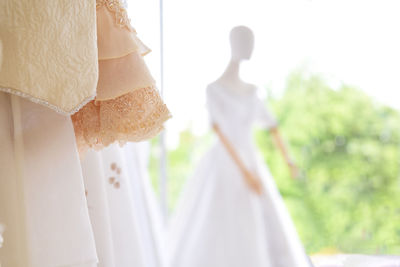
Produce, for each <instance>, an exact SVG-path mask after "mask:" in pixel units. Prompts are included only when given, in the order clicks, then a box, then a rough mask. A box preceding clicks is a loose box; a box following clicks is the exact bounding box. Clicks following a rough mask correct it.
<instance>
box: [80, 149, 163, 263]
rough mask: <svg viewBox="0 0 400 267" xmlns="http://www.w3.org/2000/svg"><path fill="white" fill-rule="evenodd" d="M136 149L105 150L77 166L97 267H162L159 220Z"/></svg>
mask: <svg viewBox="0 0 400 267" xmlns="http://www.w3.org/2000/svg"><path fill="white" fill-rule="evenodd" d="M142 146H143V145H142V144H131V143H129V144H125V146H124V147H122V148H121V147H120V146H119V145H117V144H114V145H110V146H109V147H106V148H104V149H103V150H101V151H93V150H91V151H89V152H88V153H87V154H86V155H85V157H84V159H83V161H82V171H83V176H84V180H85V188H86V195H87V201H88V207H89V214H90V219H91V223H92V226H93V231H94V236H95V240H96V248H97V252H98V257H99V264H98V267H142V266H146V267H162V266H164V262H165V261H164V259H163V255H162V248H161V247H160V246H161V245H162V232H161V230H160V226H161V225H160V223H161V219H160V217H159V212H158V210H157V209H158V207H157V205H156V202H155V199H154V195H153V194H152V193H153V192H151V188H150V184H149V182H148V181H147V180H145V179H146V178H147V176H146V173H147V170H146V163H145V162H144V159H143V158H142V157H141V155H144V153H143V151H142Z"/></svg>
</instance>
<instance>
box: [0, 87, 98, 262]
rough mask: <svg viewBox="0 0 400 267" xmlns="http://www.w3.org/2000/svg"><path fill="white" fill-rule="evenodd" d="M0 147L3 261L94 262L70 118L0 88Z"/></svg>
mask: <svg viewBox="0 0 400 267" xmlns="http://www.w3.org/2000/svg"><path fill="white" fill-rule="evenodd" d="M0 151H1V153H0V222H1V223H3V224H4V225H5V229H6V230H5V232H4V245H3V247H2V248H1V249H0V262H1V263H2V264H3V266H13V267H14V266H15V267H57V266H76V267H78V266H79V267H80V266H82V267H84V266H85V267H86V266H95V264H96V262H97V257H96V250H95V246H94V239H93V234H92V228H91V226H90V220H89V215H88V210H87V206H86V199H85V194H84V186H83V178H82V174H81V167H80V162H79V157H78V153H77V150H76V144H75V136H74V131H73V128H72V123H71V120H70V118H69V117H67V116H62V115H59V114H57V113H56V112H54V111H52V110H50V109H48V108H45V107H43V106H41V105H38V104H35V103H32V102H30V101H27V100H24V99H22V98H20V97H17V96H11V95H9V94H5V93H0Z"/></svg>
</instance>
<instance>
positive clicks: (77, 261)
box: [0, 0, 170, 267]
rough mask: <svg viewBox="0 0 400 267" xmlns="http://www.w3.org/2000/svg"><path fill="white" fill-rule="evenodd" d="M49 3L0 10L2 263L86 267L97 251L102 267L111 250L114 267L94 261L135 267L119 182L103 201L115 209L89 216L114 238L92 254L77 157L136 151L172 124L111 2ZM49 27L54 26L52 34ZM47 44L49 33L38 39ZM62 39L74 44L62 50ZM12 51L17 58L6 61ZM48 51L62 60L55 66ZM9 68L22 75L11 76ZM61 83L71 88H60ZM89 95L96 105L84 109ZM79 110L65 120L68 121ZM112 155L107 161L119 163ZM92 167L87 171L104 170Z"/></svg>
mask: <svg viewBox="0 0 400 267" xmlns="http://www.w3.org/2000/svg"><path fill="white" fill-rule="evenodd" d="M53 2H54V1H49V0H40V1H39V2H35V3H31V1H27V0H24V1H11V0H10V1H9V0H7V1H4V3H3V2H1V4H0V6H1V7H2V8H1V9H0V15H1V14H3V15H4V16H0V22H1V23H0V33H1V36H0V38H1V40H0V44H2V45H0V64H2V65H0V87H1V88H0V91H1V92H0V152H1V153H0V223H1V224H4V225H5V232H4V234H3V237H4V244H3V247H2V248H0V262H1V264H3V266H6V267H8V266H12V267H61V266H62V267H68V266H71V267H94V266H97V262H98V259H97V255H96V249H97V250H98V251H97V252H98V253H97V254H98V255H99V256H100V257H101V258H102V259H104V258H105V259H108V258H107V254H104V255H103V254H101V253H100V252H104V251H107V249H108V248H107V246H111V247H112V249H117V250H120V251H118V253H113V254H112V255H116V257H115V259H112V256H111V257H109V258H110V259H111V260H109V261H107V260H106V261H102V262H106V263H105V264H108V262H114V263H115V266H118V267H120V266H127V265H126V264H128V263H129V264H130V263H132V265H129V266H144V265H143V261H142V259H141V258H140V256H138V257H136V258H134V259H133V257H135V256H137V255H140V254H141V251H140V249H141V248H140V246H139V245H138V244H136V243H137V241H138V239H137V238H136V236H135V235H136V232H137V229H138V227H136V224H135V222H134V220H135V218H133V217H132V216H130V213H128V214H127V215H126V216H125V217H124V216H122V215H123V213H124V211H123V210H121V208H124V207H126V208H129V209H130V208H131V206H130V205H131V203H132V201H128V202H127V203H126V204H125V202H124V201H126V200H127V198H129V197H131V195H130V194H128V193H126V192H125V191H124V190H125V189H124V183H122V180H124V179H125V178H123V177H122V174H121V177H120V178H121V182H120V181H117V180H115V181H114V182H113V183H112V184H111V185H112V186H113V187H112V188H113V189H115V190H116V189H121V190H117V191H118V192H120V191H123V192H124V193H122V194H117V193H115V192H110V193H109V194H108V195H107V197H108V199H111V198H112V199H115V201H114V200H112V201H111V203H114V204H113V208H115V209H117V210H115V209H113V210H110V209H104V210H99V209H96V212H95V213H94V214H93V213H91V216H92V217H93V218H95V219H96V218H98V217H102V216H103V217H104V216H108V215H107V214H109V216H108V217H107V218H112V220H110V221H106V220H104V221H102V220H96V222H95V224H93V225H94V226H95V227H93V230H94V231H95V232H96V233H98V230H99V229H111V230H112V231H114V232H112V239H110V240H108V241H111V242H110V243H108V242H100V243H99V242H97V241H98V240H97V239H96V244H99V247H98V248H96V247H95V239H94V235H93V231H92V225H91V221H90V219H89V211H90V209H91V207H90V206H89V211H88V206H87V202H86V197H85V188H84V179H83V178H84V177H83V176H82V168H81V162H80V158H79V154H78V149H79V150H80V151H84V150H86V149H87V148H88V147H94V148H98V149H99V148H104V147H106V146H108V145H111V144H112V143H115V142H119V143H121V144H122V143H125V142H127V141H139V140H145V139H148V138H150V137H152V136H154V135H156V134H157V133H158V132H159V131H160V130H162V129H163V122H164V121H165V120H166V119H168V118H169V116H170V115H169V111H168V109H167V108H166V106H165V104H164V103H163V102H162V100H161V98H160V96H159V94H158V92H157V90H156V88H155V86H154V80H153V79H152V78H151V76H150V74H149V72H148V70H147V68H146V66H145V64H144V61H143V58H142V57H143V55H144V54H145V53H147V52H148V51H149V50H148V48H147V47H145V46H144V45H143V44H142V43H141V42H140V40H139V39H138V38H137V37H136V32H135V30H134V29H133V28H132V27H131V26H130V23H129V19H128V17H127V14H126V11H125V9H124V8H123V7H122V5H121V3H120V2H119V1H118V0H97V1H96V2H94V1H89V2H90V3H89V2H88V3H87V4H86V2H85V3H79V4H78V3H72V2H70V1H64V0H63V1H57V3H55V2H54V3H53ZM95 3H96V6H95V5H94V4H95ZM46 4H48V5H46ZM80 8H82V10H80ZM64 11H65V12H64ZM7 12H10V13H7ZM63 12H64V13H63ZM12 15H13V16H12ZM14 15H15V16H14ZM58 17H59V22H60V23H56V21H57V18H58ZM95 19H97V25H96V20H95ZM3 22H4V23H3ZM31 22H32V23H33V24H32V25H31ZM50 22H54V23H55V24H57V25H52V26H54V28H53V27H50V28H51V29H50V28H49V24H50V25H51V23H50ZM96 26H97V27H96ZM96 29H97V38H96ZM30 30H31V31H30ZM3 33H4V36H3ZM24 33H25V34H28V33H29V34H30V35H32V36H33V37H35V38H34V40H32V42H30V41H31V40H30V39H29V38H26V36H24ZM46 33H49V34H50V33H52V34H50V35H49V36H47V37H48V38H47V39H46ZM80 35H82V36H80ZM4 37H10V38H6V39H4ZM58 37H60V38H61V39H60V40H59V39H58ZM24 38H25V39H24ZM68 38H73V39H75V40H74V41H77V43H73V44H72V43H71V44H70V46H68V43H63V44H59V42H58V41H60V42H61V41H65V40H66V39H67V40H69V39H68ZM53 39H54V40H53ZM96 39H97V46H96ZM52 40H53V41H54V42H53V41H52ZM78 41H81V42H83V44H81V43H80V42H78ZM30 44H32V45H34V47H32V48H31V47H29V45H30ZM52 44H54V47H53V46H52ZM63 47H64V48H65V50H62V51H57V49H61V48H63ZM97 48H98V49H97ZM48 49H49V50H51V51H47V50H48ZM14 52H15V53H17V54H18V53H19V54H18V55H17V57H16V61H15V62H13V59H12V56H13V55H14ZM54 52H56V54H57V55H58V56H61V59H63V60H60V58H57V57H56V56H54V57H56V58H53V53H54ZM57 52H59V53H57ZM68 52H70V54H68ZM35 55H38V56H40V58H34V56H35ZM97 55H99V57H97ZM53 59H54V60H53ZM97 60H99V61H97ZM36 63H37V64H41V66H40V68H36V67H35V64H36ZM45 63H46V64H45ZM64 63H65V65H63V64H64ZM69 63H71V64H72V63H74V64H72V65H71V64H69ZM18 66H19V67H21V72H18V71H16V70H18ZM11 71H13V72H12V73H11ZM63 71H64V72H63ZM57 72H59V73H58V74H60V73H61V74H60V75H56V74H57ZM41 78H43V81H40V79H41ZM67 78H69V79H70V80H69V81H70V83H68V86H65V87H64V86H63V85H64V82H65V79H67ZM97 79H98V82H97ZM96 83H97V88H96ZM79 85H81V86H82V87H81V88H79ZM2 91H5V92H8V93H3V92H2ZM95 91H97V93H96V99H95V100H92V101H90V102H88V100H91V99H92V98H93V97H94V94H95ZM9 93H11V94H9ZM87 102H88V103H87ZM36 103H39V104H41V105H39V104H36ZM84 104H86V105H84ZM82 105H84V107H83V108H82V109H80V110H79V111H78V112H76V113H74V115H73V116H72V119H71V117H69V116H65V114H71V113H73V112H75V111H77V109H78V108H79V107H81V106H82ZM49 108H52V109H54V110H55V111H57V112H55V111H53V110H51V109H49ZM60 113H61V114H63V115H61V114H60ZM112 149H113V148H112V147H110V148H109V150H111V152H107V153H106V154H105V157H106V158H107V157H108V156H110V155H114V154H116V153H114V152H113V150H112ZM96 167H98V166H96ZM96 167H95V168H91V169H90V170H89V171H90V172H96V171H100V170H101V169H96ZM116 170H119V167H118V168H117V167H116V168H114V170H113V171H116ZM85 176H86V175H85ZM115 179H117V177H115ZM85 181H86V182H87V183H88V180H85ZM89 182H91V183H95V182H96V180H89ZM127 184H128V182H127ZM102 186H103V187H102ZM90 187H91V188H94V190H93V191H96V190H102V188H104V185H103V184H102V183H101V181H100V182H99V184H94V185H93V184H90ZM91 191H92V190H91ZM91 196H92V194H91V192H89V191H88V192H87V197H88V198H91ZM107 201H108V200H107ZM107 201H106V202H105V201H104V198H101V196H100V197H99V200H98V201H97V200H96V201H95V203H96V205H97V204H98V203H100V204H104V203H105V204H104V205H108V202H107ZM115 203H123V205H122V206H120V205H116V204H115ZM99 207H102V206H100V205H99ZM96 208H97V206H96ZM124 219H125V220H124ZM98 224H100V226H99V225H98ZM103 224H104V225H103ZM108 225H111V228H107V226H108ZM111 230H110V231H111ZM95 236H96V238H98V237H99V235H98V234H96V235H95ZM113 242H114V244H117V245H115V246H114V244H113ZM102 246H104V247H105V248H104V247H102ZM112 249H111V250H110V251H112ZM130 249H133V251H132V250H130ZM124 264H125V265H124ZM103 266H112V265H103Z"/></svg>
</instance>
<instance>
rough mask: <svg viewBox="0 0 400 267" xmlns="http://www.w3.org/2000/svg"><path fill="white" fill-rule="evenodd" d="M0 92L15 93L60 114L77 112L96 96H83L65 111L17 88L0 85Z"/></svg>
mask: <svg viewBox="0 0 400 267" xmlns="http://www.w3.org/2000/svg"><path fill="white" fill-rule="evenodd" d="M0 92H5V93H8V94H13V95H17V96H19V97H22V98H25V99H28V100H29V101H32V102H33V103H36V104H40V105H42V106H45V107H47V108H50V109H52V110H54V111H56V112H57V113H60V114H62V115H72V114H74V113H76V112H78V111H79V110H80V109H81V108H82V107H83V106H85V105H86V104H87V103H89V102H90V101H92V100H93V99H95V97H96V95H92V96H89V97H87V98H85V99H84V100H83V101H82V102H81V103H80V104H79V105H78V106H76V107H75V108H74V109H72V110H71V111H65V110H62V109H60V108H59V107H58V106H56V105H54V104H51V103H49V102H48V101H46V100H43V99H40V98H37V97H34V96H32V95H30V94H27V93H23V92H21V91H18V90H16V89H12V88H6V87H0Z"/></svg>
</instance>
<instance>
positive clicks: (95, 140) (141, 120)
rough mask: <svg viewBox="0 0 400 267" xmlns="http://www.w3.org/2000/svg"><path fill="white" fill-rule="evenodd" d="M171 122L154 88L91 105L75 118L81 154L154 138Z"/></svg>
mask: <svg viewBox="0 0 400 267" xmlns="http://www.w3.org/2000/svg"><path fill="white" fill-rule="evenodd" d="M169 118H170V113H169V110H168V108H167V107H166V105H165V104H164V103H163V101H162V100H161V97H160V95H159V94H158V92H157V90H156V89H155V88H154V87H147V88H141V89H137V90H135V91H133V92H131V93H128V94H125V95H123V96H120V97H118V98H116V99H112V100H106V101H91V102H90V103H89V104H87V105H86V106H85V107H83V108H82V109H81V110H80V111H79V112H77V113H75V114H74V115H73V116H72V122H73V124H74V128H75V136H76V139H77V144H78V147H79V150H80V152H81V153H82V152H85V151H86V150H87V149H88V148H94V149H101V148H103V147H105V146H108V145H110V144H112V143H114V142H115V141H118V142H119V143H120V144H123V143H125V142H128V141H131V142H138V141H143V140H146V139H149V138H152V137H154V136H155V135H157V134H158V133H159V132H160V131H162V130H163V129H164V127H163V123H164V122H165V121H166V120H168V119H169Z"/></svg>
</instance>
